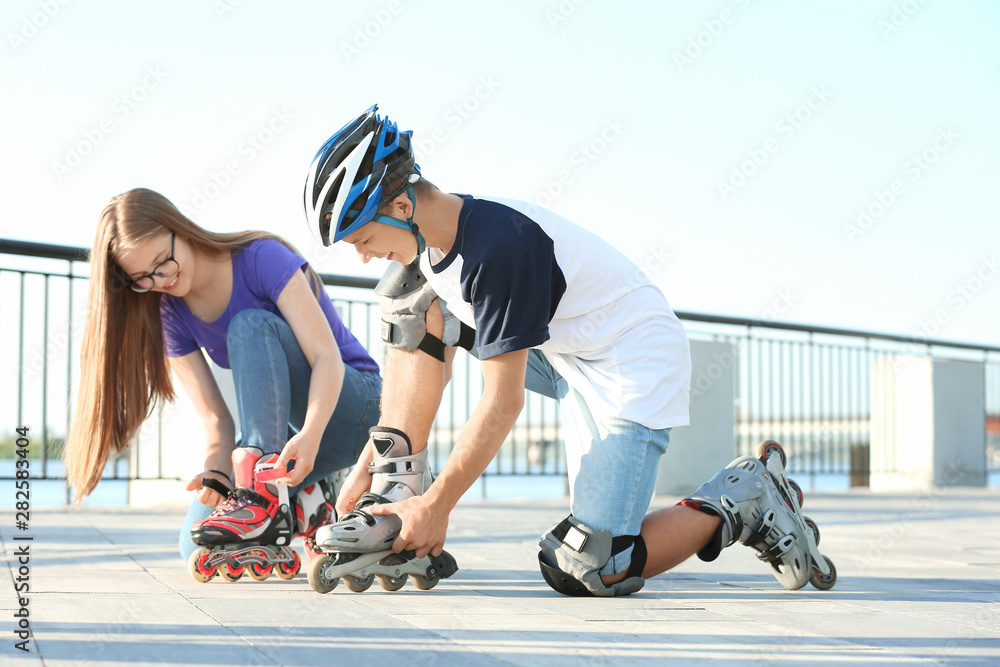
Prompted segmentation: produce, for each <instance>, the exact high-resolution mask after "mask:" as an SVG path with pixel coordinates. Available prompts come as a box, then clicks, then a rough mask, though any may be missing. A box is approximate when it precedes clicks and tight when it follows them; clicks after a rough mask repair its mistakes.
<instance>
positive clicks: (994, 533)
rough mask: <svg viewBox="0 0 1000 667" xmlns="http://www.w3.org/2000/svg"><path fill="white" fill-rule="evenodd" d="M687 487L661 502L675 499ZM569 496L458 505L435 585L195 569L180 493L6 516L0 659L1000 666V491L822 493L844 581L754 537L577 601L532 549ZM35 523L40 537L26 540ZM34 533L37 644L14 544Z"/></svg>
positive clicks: (0, 528) (818, 512)
mask: <svg viewBox="0 0 1000 667" xmlns="http://www.w3.org/2000/svg"><path fill="white" fill-rule="evenodd" d="M675 500H676V499H673V498H660V499H657V500H656V502H655V504H656V505H657V506H664V505H669V504H672V503H673V502H674V501H675ZM564 507H565V504H564V501H562V502H561V501H541V502H488V503H477V502H470V503H463V504H462V505H460V506H459V508H458V509H457V510H456V512H455V513H454V515H453V516H452V528H451V532H450V534H449V541H448V548H449V550H450V551H451V552H452V553H453V554H454V555H455V557H456V558H457V560H458V562H459V565H460V566H461V568H462V569H461V570H460V571H459V572H458V573H457V574H456V575H455V576H454V577H452V578H451V579H448V580H444V581H442V582H441V583H440V584H439V585H438V586H437V588H435V589H433V590H431V591H420V590H417V589H416V588H414V587H413V586H412V584H409V583H408V584H407V585H406V587H404V588H403V589H402V590H400V591H398V592H395V593H389V592H385V591H383V590H382V589H381V588H379V587H378V586H377V585H376V586H373V587H372V588H371V589H369V590H368V591H367V592H365V593H351V592H349V591H348V590H347V589H346V588H345V587H344V586H343V585H341V586H340V587H338V588H337V589H336V590H335V591H333V592H332V593H330V594H328V595H319V594H317V593H314V592H313V591H312V589H310V588H309V585H308V583H307V582H306V578H305V575H304V573H303V574H300V575H299V577H298V578H296V579H294V580H292V581H282V580H279V579H277V578H275V577H272V578H271V579H268V580H267V581H265V582H256V581H252V580H250V579H249V578H247V577H244V578H243V579H242V580H241V581H239V582H237V583H232V584H230V583H225V582H223V581H221V580H219V579H218V578H216V579H214V580H213V581H211V582H210V583H208V584H199V583H197V582H195V581H194V580H193V579H192V578H191V577H190V576H189V575H188V572H187V569H186V567H185V566H184V564H183V563H182V562H181V561H180V558H179V557H178V556H177V552H176V547H175V544H176V541H177V531H178V529H179V527H180V525H181V515H182V511H181V509H180V508H156V509H152V510H146V509H135V508H114V509H85V510H83V511H81V512H70V511H63V510H46V509H38V510H32V513H31V526H30V530H29V531H27V532H24V531H18V530H15V519H14V515H13V512H12V511H6V510H5V511H3V512H0V517H2V518H0V537H2V545H3V550H4V559H5V562H6V565H7V567H8V568H9V570H8V574H5V575H4V582H3V584H2V585H0V591H2V595H0V615H2V617H3V618H5V619H6V620H5V621H4V622H3V623H0V630H2V631H3V632H2V633H0V664H2V665H5V666H11V667H15V666H16V667H21V666H28V665H30V666H35V665H48V666H50V667H56V666H57V665H116V664H119V665H147V664H148V665H179V664H184V665H213V666H216V665H355V666H356V665H361V664H373V665H387V666H393V667H396V666H399V667H404V666H407V667H409V666H411V665H434V666H435V667H442V666H445V665H605V664H608V665H610V664H615V665H633V664H650V665H663V664H677V665H699V664H716V663H726V664H753V665H807V664H808V665H813V664H823V665H835V664H843V663H861V664H877V665H903V664H905V665H921V664H946V665H997V664H1000V518H998V517H1000V493H998V492H997V491H996V490H995V489H993V490H969V489H959V490H947V491H935V492H929V493H925V494H910V495H900V494H871V493H849V494H826V495H823V494H808V493H807V495H806V501H805V509H806V511H807V513H808V514H809V515H810V516H812V518H813V519H815V520H816V521H817V523H818V524H819V526H820V529H821V531H822V543H821V548H822V549H823V550H824V553H826V554H827V555H828V556H830V557H831V558H832V559H833V560H834V561H835V562H836V564H837V568H838V571H839V577H840V579H839V582H838V585H837V586H836V587H835V588H834V589H833V590H830V591H825V592H823V591H817V590H814V589H813V588H811V587H806V588H805V589H802V590H800V591H795V592H789V591H785V590H784V589H782V588H780V587H779V586H778V584H777V582H776V581H775V580H774V579H773V577H771V575H770V574H769V573H768V571H767V570H766V569H765V567H764V566H763V565H762V564H761V563H759V562H758V561H757V560H756V559H755V558H754V556H753V554H752V552H751V551H750V550H749V549H746V548H744V547H741V546H737V547H733V548H731V549H728V550H726V551H725V552H723V554H722V557H720V559H719V560H718V561H716V562H715V563H711V564H706V563H702V562H700V561H698V560H697V559H695V560H691V561H689V562H687V563H685V564H683V565H682V566H680V567H679V568H677V569H676V570H674V571H672V572H670V573H668V574H666V575H662V576H660V577H657V578H655V579H653V580H651V581H649V582H647V584H646V587H645V589H644V590H643V591H641V592H640V593H638V594H636V595H634V596H632V597H629V598H617V599H610V600H605V599H594V598H586V599H583V598H567V597H562V596H559V595H557V594H556V593H554V592H553V591H551V590H550V589H549V588H548V587H547V586H546V585H545V584H544V583H543V581H542V579H541V577H540V575H539V573H538V569H537V564H536V559H535V554H536V552H537V547H536V543H537V535H538V534H540V533H541V532H542V530H543V529H544V528H546V527H548V526H549V525H551V524H553V523H555V522H556V521H558V520H560V519H561V518H562V517H563V516H564V515H565V508H564ZM25 535H31V536H33V538H34V539H33V540H32V541H31V542H25V541H14V539H13V538H14V537H16V536H25ZM24 544H29V545H30V564H29V566H28V567H29V568H30V572H29V575H28V576H29V577H30V581H29V583H30V593H29V594H28V597H29V600H30V601H29V603H28V609H29V612H30V617H29V618H30V626H31V632H32V636H31V639H30V641H29V643H28V646H29V647H30V650H31V652H30V653H23V652H21V651H19V650H17V649H16V647H15V643H16V642H18V641H20V640H19V639H18V638H17V637H16V635H15V631H16V629H17V627H16V626H17V619H16V618H14V616H13V615H14V614H15V613H16V612H17V610H18V609H19V608H20V605H19V603H18V600H17V596H16V595H15V594H14V589H13V582H14V579H15V578H16V577H18V576H19V574H18V568H19V567H20V565H19V564H18V563H17V556H16V551H17V549H18V548H19V547H21V546H22V545H24Z"/></svg>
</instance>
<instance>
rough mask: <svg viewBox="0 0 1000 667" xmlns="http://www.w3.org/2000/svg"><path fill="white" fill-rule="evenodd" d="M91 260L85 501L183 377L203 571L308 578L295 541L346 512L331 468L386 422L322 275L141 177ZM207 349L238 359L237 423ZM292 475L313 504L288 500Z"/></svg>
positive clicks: (81, 439) (234, 363)
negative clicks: (194, 431) (201, 454)
mask: <svg viewBox="0 0 1000 667" xmlns="http://www.w3.org/2000/svg"><path fill="white" fill-rule="evenodd" d="M90 258H91V279H90V289H89V297H88V315H87V323H86V329H85V332H84V338H83V347H82V353H81V357H82V358H81V380H80V391H79V394H78V398H77V405H76V412H75V417H74V419H73V424H72V428H71V430H70V434H69V437H68V439H67V443H66V453H65V457H66V464H67V472H68V476H69V481H70V483H71V484H72V485H73V487H74V489H75V492H76V500H77V501H81V500H82V499H83V497H84V496H86V495H88V494H90V493H91V491H93V489H94V488H95V486H96V485H97V483H98V482H99V481H100V478H101V473H102V471H103V470H104V467H105V464H106V463H107V462H108V460H109V458H111V457H113V456H115V455H117V454H120V453H121V452H122V451H123V450H124V449H125V448H126V447H127V446H128V444H129V442H130V440H131V439H132V438H133V437H134V436H135V434H136V432H137V431H138V429H139V427H140V425H141V424H142V422H143V420H145V419H146V418H147V417H148V416H149V415H150V413H151V412H152V410H153V407H154V405H155V404H156V403H163V402H167V401H170V400H172V399H173V397H174V387H173V382H172V376H173V377H176V378H177V379H179V380H180V383H181V386H182V387H183V388H184V390H185V391H186V393H187V394H188V396H189V397H190V398H191V400H192V402H193V403H194V406H195V408H196V409H197V411H198V413H199V415H200V416H201V419H202V422H203V425H204V427H205V433H206V436H207V447H206V451H205V463H204V468H205V470H204V472H201V473H199V474H198V475H195V477H194V478H193V479H192V480H191V482H190V483H189V484H188V487H187V488H188V489H189V490H192V491H197V497H196V499H195V500H194V502H193V503H192V505H191V509H190V510H189V512H188V516H187V519H186V521H185V524H184V528H183V529H182V532H181V536H180V548H181V553H182V555H183V556H184V557H185V558H186V559H189V560H190V563H191V568H192V574H194V576H195V577H196V578H199V579H202V580H207V579H209V578H211V577H212V576H214V574H215V573H216V572H218V573H219V574H220V575H222V576H223V577H226V578H229V579H233V578H237V577H239V576H240V575H241V574H242V573H243V570H244V566H248V567H249V568H250V574H251V575H252V576H254V578H265V577H266V576H268V575H269V574H270V572H271V569H272V566H273V567H277V569H278V573H279V575H280V576H286V577H287V576H294V573H295V572H297V571H298V567H299V561H298V556H297V555H294V551H292V550H291V549H289V548H288V547H287V544H288V542H289V541H290V539H291V537H292V536H293V535H296V534H303V542H304V543H305V545H306V551H307V554H308V555H309V556H310V557H312V555H313V553H314V552H313V551H312V547H313V544H312V542H311V539H312V535H313V534H314V533H315V530H316V528H318V527H319V525H320V524H322V523H327V522H328V521H329V520H331V518H332V517H331V516H330V513H331V511H332V503H333V500H334V498H335V495H334V489H333V488H332V487H331V484H330V482H329V479H330V478H331V477H332V476H333V475H335V474H336V473H337V471H339V470H341V469H342V468H345V467H347V466H350V465H351V464H352V463H354V462H355V461H356V460H357V458H358V455H359V454H360V452H361V450H362V448H363V447H364V445H365V443H366V441H367V439H368V430H369V428H370V427H372V426H374V425H375V424H376V423H377V421H378V416H379V403H378V400H379V393H380V390H381V378H380V375H379V369H378V365H377V364H376V363H375V361H374V360H373V359H372V358H371V356H369V354H368V352H367V351H366V350H365V349H364V347H363V346H362V345H361V343H360V342H359V341H358V340H357V339H356V338H355V337H354V335H353V334H351V332H350V331H349V330H348V329H347V328H346V327H345V326H344V324H343V322H342V321H341V320H340V318H339V317H338V316H337V313H336V310H335V309H334V307H333V304H332V302H331V301H330V298H329V296H328V295H327V294H326V292H325V291H324V290H323V289H322V285H321V283H320V280H319V277H318V276H317V274H316V272H315V271H314V270H313V269H312V268H311V267H310V266H309V264H308V263H307V262H306V260H305V259H303V258H302V257H301V256H299V255H298V253H297V252H296V251H295V250H294V249H293V248H292V247H291V246H290V245H289V244H288V243H287V242H285V241H283V240H282V239H280V238H278V237H276V236H274V235H272V234H268V233H265V232H257V231H247V232H239V233H230V234H218V233H213V232H209V231H207V230H205V229H202V228H201V227H199V226H197V225H196V224H194V223H193V222H192V221H191V220H189V219H188V218H187V217H185V216H184V215H183V214H182V213H181V212H180V211H179V210H178V209H177V208H176V207H175V206H174V205H173V204H172V203H171V202H170V201H169V200H167V199H166V198H165V197H163V196H162V195H160V194H158V193H156V192H153V191H151V190H146V189H141V188H139V189H135V190H130V191H128V192H126V193H124V194H121V195H118V196H117V197H115V198H113V199H112V200H111V202H110V203H109V204H108V205H107V206H106V207H105V209H104V211H103V213H102V214H101V217H100V220H99V223H98V229H97V237H96V239H95V241H94V246H93V250H92V251H91V254H90ZM202 350H204V351H205V353H207V354H208V356H209V357H211V359H212V360H213V361H214V362H215V363H216V364H217V365H218V366H220V367H222V368H231V369H232V372H233V381H234V384H235V387H236V402H237V406H238V411H239V412H238V414H239V423H240V428H241V432H240V433H239V434H237V433H236V429H235V423H234V420H233V417H232V415H231V414H230V412H229V409H228V408H227V407H226V404H225V402H224V401H223V398H222V394H221V393H220V390H219V387H218V385H217V384H216V382H215V379H214V376H213V375H212V372H211V370H210V367H209V364H208V362H207V360H206V359H205V356H204V354H203V353H202ZM288 465H292V467H291V469H290V470H287V471H286V466H288ZM231 478H234V479H235V486H234V484H233V482H232V479H231ZM286 484H287V494H288V497H291V498H292V500H293V501H296V498H297V501H296V502H298V504H299V507H301V510H302V511H301V512H296V511H295V510H296V509H297V508H294V507H292V505H291V504H290V503H289V501H288V500H287V498H286V497H285V496H284V493H285V490H286V487H285V485H286ZM295 514H301V516H299V517H298V518H296V516H295ZM197 545H201V546H202V548H198V547H197ZM250 546H253V547H255V548H253V549H251V548H249V547H250Z"/></svg>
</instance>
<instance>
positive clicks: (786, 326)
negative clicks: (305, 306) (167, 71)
mask: <svg viewBox="0 0 1000 667" xmlns="http://www.w3.org/2000/svg"><path fill="white" fill-rule="evenodd" d="M3 253H6V254H10V255H29V256H32V257H47V258H51V259H65V260H73V261H86V260H87V257H88V255H89V251H88V250H87V249H86V248H80V247H73V246H64V245H51V244H48V243H35V242H33V241H15V240H11V239H0V254H3ZM319 277H320V279H321V280H322V281H323V283H324V284H325V285H334V286H338V287H355V288H359V289H374V288H375V285H377V284H378V279H377V278H362V277H358V276H342V275H336V274H331V273H321V274H319ZM674 312H675V313H676V314H677V317H679V318H681V319H682V320H689V321H691V322H706V323H709V324H727V325H733V326H740V327H751V328H754V329H774V330H779V331H799V332H802V333H813V334H823V335H831V336H846V337H848V338H870V339H875V340H886V341H892V342H894V343H908V344H911V345H919V346H922V347H923V346H927V347H948V348H954V349H959V350H979V351H981V352H1000V346H991V345H980V344H977V343H962V342H958V341H949V340H937V339H933V338H916V337H913V336H897V335H894V334H888V333H880V332H876V331H860V330H857V329H838V328H835V327H821V326H814V325H811V324H797V323H784V322H773V321H770V320H754V319H748V318H745V317H726V316H721V315H709V314H706V313H694V312H689V311H680V310H678V311H674Z"/></svg>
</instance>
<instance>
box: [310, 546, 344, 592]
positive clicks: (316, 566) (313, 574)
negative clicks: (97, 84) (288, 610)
mask: <svg viewBox="0 0 1000 667" xmlns="http://www.w3.org/2000/svg"><path fill="white" fill-rule="evenodd" d="M331 565H333V558H332V557H330V555H329V554H322V555H320V556H317V557H316V558H313V559H312V561H311V562H310V563H309V571H308V572H307V573H306V576H307V577H308V579H309V585H310V586H311V587H312V589H313V590H314V591H316V592H317V593H329V592H330V591H332V590H333V589H334V588H336V587H337V583H338V582H339V581H340V579H338V578H333V579H330V578H328V577H327V576H326V572H327V570H329V569H330V566H331Z"/></svg>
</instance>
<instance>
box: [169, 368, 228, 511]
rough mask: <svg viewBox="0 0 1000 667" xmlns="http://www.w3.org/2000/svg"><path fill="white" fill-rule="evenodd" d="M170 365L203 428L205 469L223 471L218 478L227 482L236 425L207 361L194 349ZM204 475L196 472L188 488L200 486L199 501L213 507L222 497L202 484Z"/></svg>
mask: <svg viewBox="0 0 1000 667" xmlns="http://www.w3.org/2000/svg"><path fill="white" fill-rule="evenodd" d="M170 368H171V369H172V370H173V371H174V374H175V375H176V376H177V377H178V378H179V379H180V381H181V386H183V387H184V391H185V393H186V394H187V395H188V397H189V398H190V399H191V402H192V403H193V404H194V408H195V411H197V413H198V416H199V417H201V421H202V424H203V425H204V427H205V437H206V440H207V447H206V453H205V470H206V471H209V470H219V471H222V472H223V473H225V476H226V479H225V480H221V479H220V481H225V482H226V483H227V484H228V482H229V480H228V477H229V475H230V474H232V471H233V464H232V454H233V449H234V448H235V447H236V425H235V423H234V422H233V416H232V414H230V412H229V408H228V407H226V402H225V401H224V400H223V398H222V392H220V391H219V385H218V384H217V383H216V382H215V377H214V376H213V375H212V371H211V369H209V367H208V362H207V361H206V360H205V356H204V355H203V354H202V352H201V350H197V351H195V352H192V353H190V354H186V355H184V356H183V357H171V358H170ZM205 474H206V473H200V474H198V475H196V476H195V478H194V479H192V480H191V481H190V482H189V483H188V485H187V489H188V491H194V490H196V489H201V490H200V491H199V492H198V500H199V501H201V502H202V503H204V504H206V505H209V506H211V507H215V506H217V505H218V504H219V503H220V502H222V500H223V498H222V496H221V495H220V494H219V493H217V492H216V491H213V490H212V489H209V488H205V487H203V486H202V484H201V478H202V477H203V476H204V475H205Z"/></svg>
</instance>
